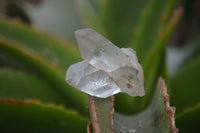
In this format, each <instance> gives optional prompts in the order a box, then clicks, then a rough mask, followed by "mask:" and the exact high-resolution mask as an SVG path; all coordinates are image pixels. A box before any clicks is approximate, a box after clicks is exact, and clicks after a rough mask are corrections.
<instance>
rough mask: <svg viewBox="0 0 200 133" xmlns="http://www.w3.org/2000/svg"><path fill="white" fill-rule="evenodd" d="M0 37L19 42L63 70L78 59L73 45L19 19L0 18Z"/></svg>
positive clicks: (78, 56)
mask: <svg viewBox="0 0 200 133" xmlns="http://www.w3.org/2000/svg"><path fill="white" fill-rule="evenodd" d="M0 37H4V38H6V39H8V40H11V41H14V42H17V43H19V44H20V45H22V46H25V47H27V48H29V49H31V50H32V51H34V52H36V53H39V54H40V56H43V57H44V58H45V59H46V60H48V61H49V63H50V64H53V65H57V66H58V67H59V68H60V69H61V70H62V71H63V72H65V71H66V70H67V68H68V67H69V65H70V64H72V63H75V62H77V61H80V59H81V58H80V55H79V54H78V51H77V50H76V49H75V47H74V46H72V45H70V44H69V43H63V42H61V41H59V40H58V39H55V38H53V37H51V36H47V35H45V34H42V33H39V32H38V31H36V30H35V29H33V27H30V26H27V25H25V24H22V23H21V22H19V21H17V20H16V21H10V20H6V19H5V18H0Z"/></svg>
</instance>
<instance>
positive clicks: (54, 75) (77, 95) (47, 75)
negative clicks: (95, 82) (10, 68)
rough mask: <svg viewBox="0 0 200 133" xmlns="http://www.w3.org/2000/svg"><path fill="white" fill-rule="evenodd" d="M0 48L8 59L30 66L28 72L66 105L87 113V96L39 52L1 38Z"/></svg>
mask: <svg viewBox="0 0 200 133" xmlns="http://www.w3.org/2000/svg"><path fill="white" fill-rule="evenodd" d="M0 49H1V50H2V51H4V53H6V55H9V57H11V59H9V60H8V59H7V60H8V61H10V60H13V58H14V59H17V60H19V61H20V62H22V63H23V65H25V66H26V67H28V68H31V71H30V70H29V72H30V73H35V74H37V75H38V76H40V77H41V79H43V80H44V81H46V82H47V83H48V84H49V85H50V86H52V88H54V89H55V90H56V91H57V92H58V93H59V94H60V96H61V97H64V98H65V100H66V102H67V103H68V104H67V107H69V108H73V109H78V110H79V111H80V112H81V113H82V114H88V112H87V109H86V107H87V105H88V100H87V96H86V95H85V94H83V93H82V92H80V91H79V90H77V89H75V88H72V87H70V86H69V85H68V84H67V83H66V82H65V80H64V79H65V78H64V74H63V72H60V71H59V69H58V68H57V67H56V66H55V65H52V64H50V63H49V62H48V61H47V60H45V59H44V58H43V57H42V56H41V55H40V54H38V53H35V52H34V51H31V50H30V49H28V48H27V47H25V46H22V45H20V44H18V43H14V42H12V41H9V40H6V39H3V38H1V39H0ZM7 60H6V61H7ZM18 64H20V63H18ZM22 93H23V92H22Z"/></svg>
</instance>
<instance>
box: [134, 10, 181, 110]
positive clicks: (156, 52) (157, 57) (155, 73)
mask: <svg viewBox="0 0 200 133" xmlns="http://www.w3.org/2000/svg"><path fill="white" fill-rule="evenodd" d="M182 14H183V9H182V8H179V9H177V10H175V11H174V13H173V16H172V18H171V20H170V21H169V22H168V24H167V26H166V27H164V29H163V31H162V32H161V33H162V34H161V35H160V38H159V39H158V40H157V41H156V43H155V44H154V47H153V48H152V50H151V51H150V53H149V54H148V56H147V58H146V59H145V60H144V63H143V70H144V88H145V92H146V95H145V96H144V98H143V99H141V98H137V99H136V102H135V107H138V110H139V111H140V110H143V109H144V108H145V107H147V105H148V104H149V101H150V99H151V98H152V95H153V92H154V86H155V85H156V81H157V79H158V77H159V76H160V75H161V74H163V75H162V76H166V77H164V78H167V72H166V66H165V45H166V43H167V40H168V39H169V37H170V35H171V34H172V32H173V31H174V29H175V27H176V25H177V24H178V22H179V20H180V18H181V16H182ZM139 99H141V100H139ZM137 101H140V102H137Z"/></svg>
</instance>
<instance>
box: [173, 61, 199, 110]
mask: <svg viewBox="0 0 200 133" xmlns="http://www.w3.org/2000/svg"><path fill="white" fill-rule="evenodd" d="M199 68H200V58H198V59H196V60H194V61H192V62H191V63H189V64H188V65H187V66H185V67H184V68H183V69H181V70H179V71H178V72H177V73H176V74H175V75H174V76H173V77H172V78H171V81H170V82H171V86H170V87H171V88H172V89H171V91H172V96H171V98H172V99H171V100H172V104H173V105H174V106H176V108H177V113H179V112H181V111H183V110H184V109H185V108H188V107H193V106H194V105H196V104H197V103H199V102H200V97H199V93H200V90H199V75H200V69H199ZM183 103H184V104H183Z"/></svg>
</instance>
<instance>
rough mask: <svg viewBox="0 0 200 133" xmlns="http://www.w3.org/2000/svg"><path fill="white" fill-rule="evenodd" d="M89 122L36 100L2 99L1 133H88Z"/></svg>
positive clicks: (74, 113) (72, 113) (0, 111)
mask: <svg viewBox="0 0 200 133" xmlns="http://www.w3.org/2000/svg"><path fill="white" fill-rule="evenodd" d="M87 121H88V120H87V119H86V118H84V117H82V116H80V115H79V114H77V113H76V112H74V111H68V110H66V109H64V108H63V107H58V106H55V105H44V104H41V103H39V102H38V101H34V100H25V101H20V100H14V99H0V132H4V133H8V132H15V133H18V132H19V133H27V132H28V133H44V132H48V133H55V132H58V133H66V132H70V133H83V132H85V133H86V126H87Z"/></svg>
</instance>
